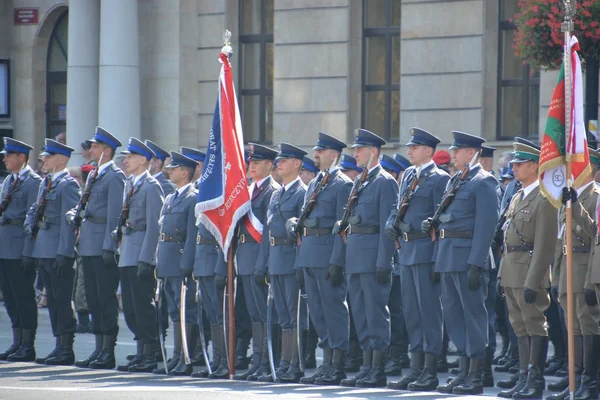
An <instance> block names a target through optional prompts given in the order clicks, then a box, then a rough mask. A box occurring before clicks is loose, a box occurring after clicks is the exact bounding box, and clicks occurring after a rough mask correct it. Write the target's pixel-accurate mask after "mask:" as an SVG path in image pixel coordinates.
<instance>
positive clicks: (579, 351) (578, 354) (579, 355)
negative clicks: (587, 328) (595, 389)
mask: <svg viewBox="0 0 600 400" xmlns="http://www.w3.org/2000/svg"><path fill="white" fill-rule="evenodd" d="M574 339H575V380H576V381H577V387H579V384H580V383H581V374H582V373H583V336H575V337H574ZM568 388H569V376H568V375H567V376H563V377H562V378H561V379H559V380H558V381H556V382H553V383H549V384H548V390H550V391H552V392H563V391H565V390H567V397H569V390H568ZM560 394H561V393H559V395H560Z"/></svg>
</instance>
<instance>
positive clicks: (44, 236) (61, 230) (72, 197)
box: [25, 171, 81, 258]
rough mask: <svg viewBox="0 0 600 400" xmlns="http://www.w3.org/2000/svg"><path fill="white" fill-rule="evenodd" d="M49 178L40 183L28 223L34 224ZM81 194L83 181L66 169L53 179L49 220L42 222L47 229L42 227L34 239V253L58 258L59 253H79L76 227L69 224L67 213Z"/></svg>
mask: <svg viewBox="0 0 600 400" xmlns="http://www.w3.org/2000/svg"><path fill="white" fill-rule="evenodd" d="M45 182H46V181H45V180H43V181H42V182H41V184H40V188H39V190H38V196H37V200H36V202H35V203H34V204H33V205H32V206H31V208H30V209H29V212H28V213H27V219H26V221H25V226H31V225H32V224H33V220H34V218H35V212H36V208H37V204H38V203H39V201H40V197H41V196H42V193H43V191H44V186H45V185H44V184H45ZM80 196H81V191H80V188H79V184H78V183H77V181H76V180H75V179H73V178H72V177H71V175H69V174H68V173H66V171H65V173H64V174H62V175H60V176H58V177H57V178H56V179H54V180H53V182H52V186H51V188H50V191H49V192H48V194H47V195H46V208H45V210H44V219H45V222H42V224H44V225H45V227H46V228H47V229H41V228H40V230H39V231H38V234H37V238H36V239H35V240H34V243H33V252H32V253H31V256H32V257H34V258H56V256H58V255H61V256H65V257H71V258H74V257H75V231H74V230H73V228H71V227H70V226H69V225H67V221H66V219H65V214H66V213H67V212H68V211H69V210H71V209H72V208H73V207H75V206H76V205H77V203H78V202H79V198H80Z"/></svg>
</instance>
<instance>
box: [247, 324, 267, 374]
mask: <svg viewBox="0 0 600 400" xmlns="http://www.w3.org/2000/svg"><path fill="white" fill-rule="evenodd" d="M259 324H260V323H259ZM257 329H258V327H257ZM257 332H258V331H257ZM252 337H254V335H253V336H252ZM258 337H261V336H258ZM260 347H261V350H262V353H261V355H260V366H259V367H258V369H257V370H256V371H255V372H254V373H252V374H250V375H249V376H248V377H247V378H246V380H247V381H251V382H255V381H257V380H258V378H261V377H265V376H267V375H269V374H270V373H271V368H270V366H269V346H268V345H267V324H262V344H261V346H260Z"/></svg>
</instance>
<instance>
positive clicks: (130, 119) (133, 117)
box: [98, 0, 168, 145]
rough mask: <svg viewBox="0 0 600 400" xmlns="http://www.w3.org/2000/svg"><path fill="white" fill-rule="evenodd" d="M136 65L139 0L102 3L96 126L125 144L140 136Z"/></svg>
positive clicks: (138, 70)
mask: <svg viewBox="0 0 600 400" xmlns="http://www.w3.org/2000/svg"><path fill="white" fill-rule="evenodd" d="M139 65H140V63H139V34H138V0H102V5H101V9H100V91H99V105H98V125H100V126H102V127H103V128H105V129H106V130H108V131H109V132H110V133H112V134H113V135H114V136H115V137H117V138H118V139H119V140H120V141H121V142H123V144H124V145H125V144H126V143H127V141H128V139H129V137H132V136H135V137H138V138H140V137H141V128H140V127H141V116H140V68H139ZM165 101H168V99H165Z"/></svg>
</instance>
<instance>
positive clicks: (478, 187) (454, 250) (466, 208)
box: [433, 131, 498, 394]
mask: <svg viewBox="0 0 600 400" xmlns="http://www.w3.org/2000/svg"><path fill="white" fill-rule="evenodd" d="M452 134H453V136H454V143H453V144H452V147H451V148H450V149H451V150H453V149H459V148H475V149H480V148H481V144H482V143H483V142H484V141H485V140H484V139H482V138H480V137H477V136H473V135H469V134H466V133H462V132H456V131H454V132H452ZM461 174H462V171H459V173H457V174H456V175H455V176H454V177H452V179H451V180H450V181H449V184H448V187H450V185H452V184H453V183H454V182H455V180H457V179H460V176H461ZM497 186H498V181H497V180H496V178H494V177H493V176H492V175H490V174H489V173H487V172H486V171H484V170H483V168H482V167H481V165H480V164H476V165H474V166H472V168H471V170H470V172H469V174H468V175H467V177H466V179H465V181H464V182H462V183H461V184H460V186H459V188H458V190H457V191H456V194H455V196H454V200H453V201H452V203H451V204H450V206H449V207H448V208H447V210H446V211H445V213H444V214H443V215H442V216H441V218H440V224H439V226H438V227H437V229H438V233H437V238H438V239H437V246H436V249H435V253H434V258H433V259H434V260H435V270H436V272H440V273H441V289H442V304H443V305H444V320H445V324H446V328H447V329H448V335H449V336H450V340H452V342H453V343H454V344H455V345H456V348H457V349H458V353H459V355H460V358H459V368H460V373H459V375H458V376H457V377H456V378H455V379H454V380H452V381H451V382H450V383H449V384H448V385H444V386H440V387H438V390H440V391H444V392H449V391H451V392H453V393H456V394H477V393H481V392H482V390H483V386H482V381H481V379H482V373H483V371H482V367H483V358H484V355H485V349H486V347H487V344H488V339H489V338H488V316H487V310H486V307H485V299H486V297H487V291H488V281H489V268H490V265H489V264H490V263H489V250H490V246H491V244H492V240H493V237H494V233H495V229H496V224H497V223H498V213H497V212H495V207H492V208H490V204H491V205H495V204H497V201H498V199H497V195H496V188H497ZM469 359H470V367H469V366H468V364H469ZM467 375H468V377H467Z"/></svg>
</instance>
